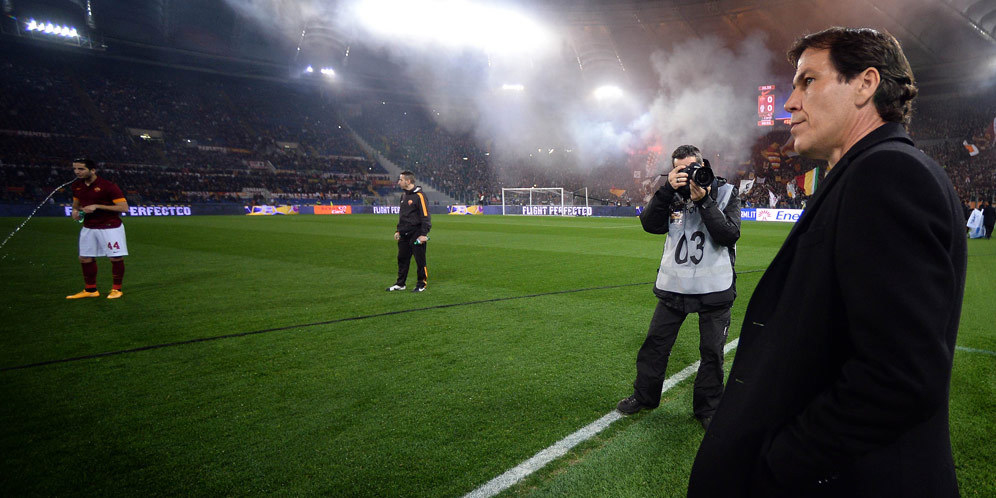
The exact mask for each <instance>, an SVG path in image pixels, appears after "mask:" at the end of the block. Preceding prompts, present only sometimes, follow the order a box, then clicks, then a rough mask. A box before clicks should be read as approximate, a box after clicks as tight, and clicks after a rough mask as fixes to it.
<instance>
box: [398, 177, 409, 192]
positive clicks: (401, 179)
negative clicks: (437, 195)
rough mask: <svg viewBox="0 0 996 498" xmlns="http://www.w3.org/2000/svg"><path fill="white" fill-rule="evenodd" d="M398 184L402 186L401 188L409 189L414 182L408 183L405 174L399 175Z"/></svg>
mask: <svg viewBox="0 0 996 498" xmlns="http://www.w3.org/2000/svg"><path fill="white" fill-rule="evenodd" d="M398 186H399V187H401V190H408V189H410V188H411V187H412V184H411V183H408V180H406V179H405V176H404V175H398Z"/></svg>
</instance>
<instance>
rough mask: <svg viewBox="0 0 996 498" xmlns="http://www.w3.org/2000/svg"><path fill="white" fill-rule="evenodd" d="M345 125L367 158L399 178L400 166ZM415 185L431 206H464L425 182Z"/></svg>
mask: <svg viewBox="0 0 996 498" xmlns="http://www.w3.org/2000/svg"><path fill="white" fill-rule="evenodd" d="M343 124H344V125H345V126H346V129H347V130H349V134H350V136H352V137H353V140H355V141H356V143H357V144H358V145H359V146H360V149H362V150H363V152H364V153H365V154H366V155H367V157H374V158H375V159H376V161H377V164H380V166H381V167H382V168H384V169H385V170H387V173H388V174H389V175H392V176H394V177H395V178H397V177H398V175H400V174H401V172H402V171H403V170H402V169H401V167H400V166H398V165H397V164H395V163H394V161H391V160H390V159H388V158H387V157H385V156H384V155H383V154H381V153H380V151H378V150H377V149H375V148H373V147H372V146H371V145H370V144H368V143H367V141H366V140H364V139H363V137H361V136H360V134H359V133H356V130H354V129H353V127H352V126H349V123H347V122H346V121H344V120H343ZM415 183H416V184H418V185H421V186H422V190H424V191H425V193H426V195H428V196H429V203H430V204H435V203H437V202H438V203H439V205H440V206H450V205H453V204H464V203H462V202H460V201H458V200H456V199H455V198H453V197H450V196H448V195H446V194H444V193H442V192H440V191H439V190H438V189H436V188H435V187H433V186H432V185H430V184H428V183H426V182H425V181H423V180H421V179H419V178H416V179H415ZM390 198H391V199H392V202H393V200H395V199H398V198H400V196H390Z"/></svg>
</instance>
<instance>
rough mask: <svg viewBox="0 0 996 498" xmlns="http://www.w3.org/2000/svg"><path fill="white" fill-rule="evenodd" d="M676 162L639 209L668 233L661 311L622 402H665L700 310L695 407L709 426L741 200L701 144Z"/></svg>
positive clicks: (659, 287)
mask: <svg viewBox="0 0 996 498" xmlns="http://www.w3.org/2000/svg"><path fill="white" fill-rule="evenodd" d="M671 161H672V165H673V166H674V168H673V169H672V170H671V172H670V173H668V175H667V183H665V184H664V186H662V187H661V188H660V189H658V190H657V192H656V193H655V194H654V195H653V197H652V198H651V199H650V202H649V203H648V204H647V207H646V208H645V209H644V210H643V212H642V213H641V214H640V222H641V223H642V224H643V229H644V230H645V231H647V232H649V233H656V234H668V237H667V239H666V240H665V242H664V255H663V257H662V258H661V265H660V269H659V270H658V273H657V282H656V284H655V286H654V294H656V295H657V297H658V302H657V309H656V310H654V316H653V318H652V319H651V321H650V330H649V332H647V339H646V340H645V341H644V342H643V346H642V347H640V352H639V353H638V354H637V356H636V381H634V382H633V395H632V396H630V397H628V398H625V399H623V400H622V401H620V402H619V404H618V405H617V407H616V408H617V409H618V410H619V411H620V412H622V413H624V414H627V415H630V414H633V413H636V412H638V411H640V410H642V409H645V408H646V409H650V408H656V407H657V405H659V404H660V401H661V389H662V386H663V384H664V378H665V373H666V371H667V362H668V358H669V357H670V355H671V348H672V347H673V346H674V341H675V339H676V338H677V337H678V329H680V328H681V324H682V322H684V321H685V317H686V316H688V314H689V313H698V314H699V353H700V354H701V356H702V362H701V364H700V365H699V370H698V374H697V375H696V377H695V391H694V397H693V401H692V408H693V411H694V414H695V418H697V419H698V420H699V422H700V423H701V424H702V427H703V428H708V426H709V422H710V421H711V420H712V414H713V413H714V412H715V411H716V407H717V406H719V399H720V398H721V397H722V395H723V346H724V344H725V342H726V334H727V331H728V329H729V326H730V308H731V307H732V306H733V300H734V299H735V298H736V296H737V289H736V274H735V273H734V270H733V268H734V261H735V259H736V243H737V239H739V238H740V199H739V198H738V197H737V192H736V189H734V187H733V186H732V185H729V184H727V183H726V180H724V179H722V178H717V177H715V175H714V174H713V173H712V169H711V168H709V166H708V163H707V162H704V161H703V160H702V152H701V151H700V150H699V149H698V148H697V147H695V146H693V145H682V146H681V147H678V148H677V149H675V151H674V153H673V154H671ZM703 165H705V166H703ZM690 173H691V174H690Z"/></svg>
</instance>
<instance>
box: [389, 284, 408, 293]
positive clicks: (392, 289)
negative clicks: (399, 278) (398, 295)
mask: <svg viewBox="0 0 996 498" xmlns="http://www.w3.org/2000/svg"><path fill="white" fill-rule="evenodd" d="M399 290H405V286H404V285H398V284H394V285H392V286H390V287H388V288H387V292H394V291H399Z"/></svg>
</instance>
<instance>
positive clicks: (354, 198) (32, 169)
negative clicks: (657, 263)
mask: <svg viewBox="0 0 996 498" xmlns="http://www.w3.org/2000/svg"><path fill="white" fill-rule="evenodd" d="M0 67H2V69H3V71H2V74H0V81H2V82H3V84H4V89H5V91H4V92H3V93H2V94H0V103H2V104H3V109H4V110H3V112H2V113H0V163H2V167H0V175H2V177H3V179H4V186H5V188H4V189H3V191H2V192H0V201H3V202H36V201H38V200H40V199H41V198H44V196H45V195H47V193H48V192H49V191H51V188H54V187H55V186H58V185H59V184H62V183H64V182H65V181H66V180H64V178H65V179H69V178H70V176H69V175H67V174H65V171H61V170H60V168H61V167H63V166H68V160H69V159H71V158H73V157H77V156H80V155H86V156H89V157H93V158H95V159H97V160H98V162H99V163H100V166H101V172H102V174H104V175H107V176H108V177H111V178H112V179H114V180H115V181H116V182H118V183H119V184H120V185H122V186H123V187H124V188H125V189H126V190H127V191H128V192H129V195H130V196H134V197H135V198H136V199H141V200H142V201H144V202H171V203H184V202H215V201H227V202H238V201H244V200H245V199H246V198H250V197H251V198H255V199H256V200H257V201H275V200H280V199H284V200H287V199H297V200H299V201H302V200H303V201H305V202H306V201H308V200H316V201H317V200H321V201H324V200H329V199H331V200H334V201H335V200H339V201H346V202H364V201H366V202H379V201H380V202H383V201H385V200H387V199H389V198H390V197H389V196H390V195H392V193H394V192H396V190H395V189H394V188H393V178H390V177H389V176H388V175H387V171H386V170H385V169H383V168H382V167H381V166H379V165H378V164H376V162H374V161H371V160H368V159H365V158H364V155H365V154H364V152H363V150H362V149H361V147H360V145H359V144H357V143H356V141H355V140H354V139H353V137H352V136H351V134H350V128H352V130H355V132H356V133H357V134H358V135H359V136H360V137H362V138H363V139H364V140H365V141H366V142H367V143H368V144H369V145H370V146H372V147H373V148H374V149H375V150H377V151H379V152H381V153H382V154H383V155H384V156H386V157H387V158H388V159H390V160H391V161H392V162H394V163H395V164H396V165H397V166H399V167H400V168H401V169H410V170H412V171H414V172H415V174H416V176H417V178H418V181H419V183H424V184H428V185H430V186H432V187H435V188H437V189H439V190H440V191H442V192H444V193H446V194H447V195H449V196H451V197H453V198H455V199H457V200H458V201H460V202H464V203H467V204H471V203H486V204H489V203H498V202H500V199H501V189H502V188H503V187H524V186H540V187H562V188H564V189H565V191H567V192H574V191H582V189H587V194H588V196H589V202H590V203H592V204H598V203H603V204H604V203H610V202H611V203H615V204H642V203H643V202H644V200H645V199H646V195H647V194H649V192H647V191H646V190H647V189H648V188H649V186H650V181H649V180H648V179H647V178H634V175H633V170H634V169H640V167H639V166H636V167H635V168H634V166H633V165H634V164H637V165H638V164H639V163H640V162H641V161H642V160H643V159H642V156H640V157H636V155H635V156H633V157H631V158H630V160H629V161H626V160H621V161H619V162H620V164H606V165H603V166H600V167H596V168H590V167H588V168H582V167H579V166H578V164H577V161H576V158H575V157H572V156H571V155H570V154H569V153H568V152H567V151H565V150H557V151H555V152H553V151H551V152H550V154H549V155H547V154H543V155H544V156H547V157H544V158H542V160H540V158H532V157H531V156H530V157H525V156H524V155H521V154H520V155H519V156H516V155H515V154H510V153H508V152H509V151H491V150H490V148H491V146H492V143H491V142H490V141H484V145H482V144H481V141H480V140H479V139H478V138H477V137H474V136H473V135H472V134H467V133H452V132H449V131H447V130H446V129H445V128H444V127H443V126H440V125H439V124H437V122H436V121H435V120H434V119H433V114H434V111H433V110H431V109H427V108H425V107H422V106H418V105H415V104H407V105H406V104H393V103H387V102H376V103H369V104H365V105H360V106H358V109H354V110H353V111H352V112H350V113H348V114H349V119H348V123H349V126H346V122H345V121H343V118H342V115H343V114H344V113H343V112H342V109H341V108H340V107H341V106H340V105H339V104H337V103H336V102H334V101H333V100H332V99H331V98H329V97H327V96H325V95H323V94H322V93H321V92H320V91H318V90H316V89H315V88H314V87H312V86H309V85H301V84H295V83H288V82H272V81H265V80H251V79H246V78H235V77H229V76H223V75H214V74H211V75H205V74H200V73H192V72H189V71H184V70H181V69H175V68H159V67H151V66H146V65H141V64H135V63H118V62H113V63H112V62H110V61H105V60H99V59H94V60H81V59H74V58H72V57H69V56H66V55H59V56H54V57H52V58H50V59H45V60H39V59H37V58H30V57H28V56H26V55H23V54H21V55H18V54H4V55H2V56H0ZM994 117H996V97H992V96H989V97H973V98H965V97H945V98H937V99H934V100H925V101H923V102H921V103H920V104H919V107H918V108H917V110H916V113H915V116H914V120H913V125H912V126H911V134H912V135H913V136H914V137H916V138H917V140H918V141H919V145H920V147H921V148H922V149H923V150H924V151H925V152H927V153H928V154H930V155H931V156H933V157H935V158H936V159H937V160H938V161H939V162H940V163H941V164H942V165H943V166H945V168H946V170H947V171H948V174H949V175H950V177H951V179H952V181H953V183H954V185H955V188H956V190H957V192H958V194H959V195H960V196H961V197H962V199H963V200H964V201H966V202H973V201H976V200H983V199H986V200H991V199H993V198H994V197H996V146H994V140H996V138H994V132H993V121H992V120H993V118H994ZM789 141H790V136H789V133H788V131H787V130H786V129H773V130H772V131H771V132H770V133H768V134H766V135H764V136H763V137H762V138H761V139H759V140H758V141H757V142H756V143H755V144H754V147H753V148H752V150H751V153H750V160H748V161H747V162H745V163H743V164H740V165H738V166H736V168H735V169H736V170H737V172H736V174H735V175H732V177H731V178H729V180H730V181H731V182H732V183H733V184H734V185H736V186H738V187H739V186H740V184H741V181H743V180H748V181H753V188H751V189H750V190H749V191H745V192H741V198H742V201H743V203H744V205H745V206H756V207H768V206H769V205H770V201H771V199H772V197H773V196H774V197H775V198H777V202H776V205H777V206H778V207H803V206H804V205H805V202H806V201H807V200H808V197H807V196H806V195H805V192H804V191H803V190H802V189H801V188H795V189H792V190H794V192H791V191H790V189H789V188H787V185H788V184H789V183H795V182H796V178H798V177H800V176H801V175H805V173H806V172H807V171H810V170H812V169H813V168H817V167H819V168H820V169H819V176H820V179H821V180H822V177H824V176H825V175H826V173H827V172H826V168H825V165H821V164H819V163H816V162H814V161H811V160H808V159H804V158H802V157H799V156H798V155H796V154H794V153H793V152H792V151H791V147H790V146H788V145H787V142H789ZM970 149H971V150H972V152H970ZM493 152H495V153H493ZM973 153H974V155H973ZM520 156H521V157H520ZM659 159H661V158H659ZM662 159H663V160H658V161H657V162H658V163H659V164H661V165H666V163H667V162H668V161H667V160H666V159H667V158H666V157H663V158H662ZM727 169H728V168H727ZM648 174H650V173H649V171H648ZM115 175H117V176H116V177H115ZM267 196H269V198H266V197H267ZM58 201H59V202H65V201H66V199H64V198H58Z"/></svg>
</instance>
